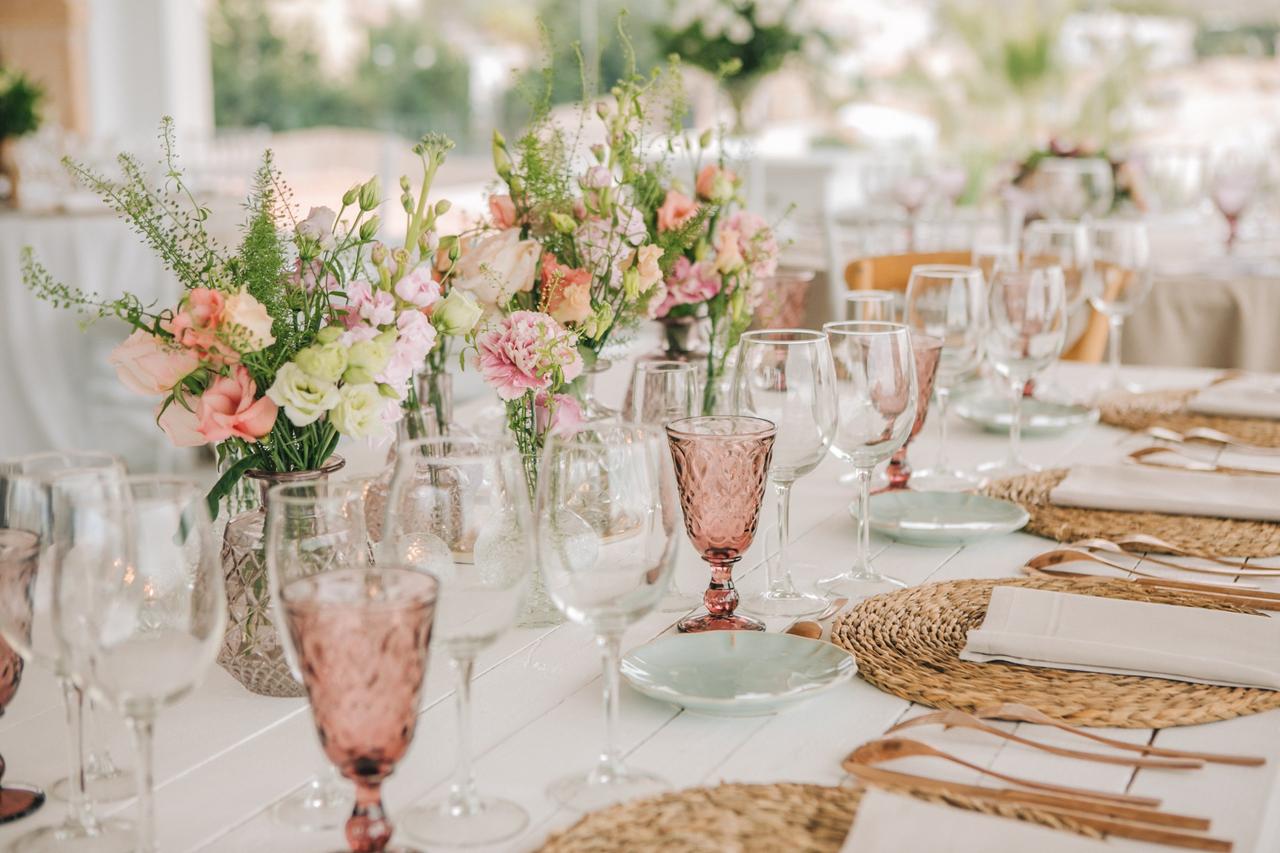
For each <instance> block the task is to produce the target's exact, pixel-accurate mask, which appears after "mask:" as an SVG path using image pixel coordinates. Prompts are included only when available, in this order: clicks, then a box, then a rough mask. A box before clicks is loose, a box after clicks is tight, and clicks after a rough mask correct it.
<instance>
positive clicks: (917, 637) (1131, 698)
mask: <svg viewBox="0 0 1280 853" xmlns="http://www.w3.org/2000/svg"><path fill="white" fill-rule="evenodd" d="M997 584H1001V585H1008V586H1025V587H1034V588H1036V589H1049V590H1056V591H1058V592H1073V593H1079V594H1083V595H1099V596H1103V597H1106V598H1124V599H1129V600H1132V601H1151V602H1155V603H1158V604H1187V605H1194V606H1202V607H1212V608H1214V609H1218V610H1233V611H1241V608H1239V607H1235V606H1232V605H1229V604H1206V603H1205V600H1204V599H1203V598H1198V597H1196V596H1194V595H1188V594H1186V593H1183V592H1178V591H1174V590H1161V589H1156V588H1154V587H1145V586H1139V585H1138V584H1135V583H1130V582H1129V581H1121V580H1114V581H1113V580H1090V579H1080V580H1068V579H1063V580H1041V579H1038V578H1025V579H1017V580H963V581H946V582H944V583H934V584H925V585H924V586H917V587H912V588H911V589H904V590H900V591H898V592H892V593H888V594H885V595H877V596H875V597H873V598H868V599H866V600H865V601H863V602H861V603H859V604H858V605H857V606H856V607H854V608H852V609H851V610H849V611H846V612H845V613H844V614H842V615H841V616H840V618H839V619H837V620H836V623H835V624H834V625H833V626H832V628H831V641H832V642H833V643H835V644H837V645H839V646H841V647H843V648H845V649H848V650H849V651H851V652H853V654H854V656H855V657H857V659H858V675H860V676H861V677H862V678H864V679H865V680H867V681H869V682H870V683H872V684H874V685H875V686H876V687H878V688H880V689H881V690H884V691H885V692H887V693H892V694H893V695H894V696H900V697H901V698H903V699H909V700H911V701H913V702H919V703H921V704H924V705H929V706H931V707H934V708H955V709H958V710H961V711H969V712H972V711H974V710H975V709H977V708H982V707H985V706H988V705H995V704H999V703H1001V702H1021V703H1022V704H1024V705H1031V706H1033V707H1035V708H1039V709H1040V710H1041V711H1043V712H1044V713H1046V714H1049V715H1050V716H1053V717H1058V718H1059V719H1062V720H1065V721H1066V722H1068V723H1073V724H1075V725H1081V726H1109V727H1115V728H1135V729H1136V728H1143V729H1145V728H1154V729H1159V728H1166V727H1168V726H1187V725H1194V724H1196V723H1208V722H1212V721H1214V720H1226V719H1230V718H1232V717H1239V716H1242V715H1244V714H1256V713H1258V712H1260V711H1269V710H1271V709H1273V708H1280V691H1275V690H1259V689H1256V688H1245V687H1218V686H1215V685H1211V684H1195V683H1191V682H1186V681H1169V680H1167V679H1163V678H1148V677H1145V676H1136V675H1111V674H1108V673H1101V672H1075V671H1071V670H1065V669H1051V668H1049V667H1041V666H1024V665H1021V664H1012V663H1000V662H992V663H972V662H970V661H963V660H960V650H961V649H963V648H964V644H965V639H966V637H967V635H968V632H969V631H970V630H971V629H974V628H977V627H978V626H979V625H981V624H982V620H983V618H984V617H985V616H986V614H987V602H988V601H989V600H990V598H991V588H992V587H994V586H996V585H997Z"/></svg>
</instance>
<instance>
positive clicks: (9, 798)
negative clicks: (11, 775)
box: [0, 528, 44, 824]
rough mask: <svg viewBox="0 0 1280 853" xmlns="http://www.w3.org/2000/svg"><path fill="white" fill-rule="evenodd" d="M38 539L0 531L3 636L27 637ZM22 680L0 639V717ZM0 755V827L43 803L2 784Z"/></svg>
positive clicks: (22, 788) (32, 791)
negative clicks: (3, 612) (4, 634)
mask: <svg viewBox="0 0 1280 853" xmlns="http://www.w3.org/2000/svg"><path fill="white" fill-rule="evenodd" d="M39 556H40V539H39V537H38V536H36V535H35V534H34V533H32V532H30V531H27V530H17V529H11V528H0V608H4V609H5V610H6V611H7V612H6V615H5V620H4V621H5V623H6V624H7V625H8V626H9V630H8V631H6V632H5V633H6V634H13V635H16V636H22V635H29V634H30V631H31V610H32V606H31V605H32V597H33V594H34V591H35V580H36V567H37V565H38V560H39ZM21 680H22V658H21V657H20V656H19V655H18V653H17V652H16V651H14V649H13V648H12V647H11V646H10V645H9V644H8V643H7V642H5V640H4V638H3V637H0V717H2V716H4V709H5V708H6V707H7V706H8V704H9V703H10V702H12V701H13V697H14V695H15V694H16V693H17V692H18V683H19V682H20V681H21ZM4 775H5V763H4V756H3V755H0V824H5V823H8V822H9V821H13V820H17V819H18V818H22V817H26V816H27V815H29V814H31V813H32V812H34V811H36V810H37V809H39V808H40V806H41V805H43V804H44V792H43V791H41V790H40V789H39V788H34V787H32V786H30V785H23V784H21V783H17V784H15V783H9V784H4Z"/></svg>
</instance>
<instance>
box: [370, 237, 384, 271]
mask: <svg viewBox="0 0 1280 853" xmlns="http://www.w3.org/2000/svg"><path fill="white" fill-rule="evenodd" d="M386 259H387V247H386V246H385V245H384V244H383V243H381V242H378V243H374V244H373V248H372V249H370V250H369V260H371V261H373V265H374V266H375V267H380V266H382V263H383V261H385V260H386Z"/></svg>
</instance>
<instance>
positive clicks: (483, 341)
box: [476, 311, 582, 400]
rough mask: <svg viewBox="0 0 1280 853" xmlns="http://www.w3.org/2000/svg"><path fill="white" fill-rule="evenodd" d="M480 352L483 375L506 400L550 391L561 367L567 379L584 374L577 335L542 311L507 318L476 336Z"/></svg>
mask: <svg viewBox="0 0 1280 853" xmlns="http://www.w3.org/2000/svg"><path fill="white" fill-rule="evenodd" d="M476 352H477V357H476V360H477V361H478V363H479V366H480V373H481V375H483V376H484V380H485V381H486V382H488V383H489V385H491V386H492V387H493V389H494V390H495V391H496V392H497V393H498V396H499V397H501V398H502V399H503V400H515V399H517V398H518V397H520V396H521V395H522V394H524V392H525V391H530V390H533V391H546V390H547V389H548V388H550V387H551V380H552V375H553V373H554V371H555V368H557V367H559V368H560V371H561V373H562V375H563V377H564V381H566V382H572V381H573V380H574V379H576V378H577V377H578V375H579V374H580V373H582V357H581V356H580V355H578V347H577V339H576V337H575V336H574V335H572V334H570V333H569V332H566V331H565V330H564V329H563V328H562V327H561V326H560V324H559V323H557V322H556V321H555V320H553V319H552V318H551V317H549V316H548V315H546V314H543V313H541V312H538V311H513V312H512V313H511V314H509V315H507V316H506V317H503V318H502V319H501V320H499V321H498V322H497V323H495V324H494V325H492V326H490V327H489V328H488V329H486V330H485V331H484V332H482V333H481V334H480V336H479V337H477V338H476Z"/></svg>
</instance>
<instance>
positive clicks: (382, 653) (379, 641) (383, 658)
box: [281, 566, 437, 853]
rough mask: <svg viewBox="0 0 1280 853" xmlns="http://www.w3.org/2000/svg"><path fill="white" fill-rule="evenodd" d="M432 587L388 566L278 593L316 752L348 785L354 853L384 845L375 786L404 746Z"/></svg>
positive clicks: (385, 831)
mask: <svg viewBox="0 0 1280 853" xmlns="http://www.w3.org/2000/svg"><path fill="white" fill-rule="evenodd" d="M436 590H437V584H436V580H435V578H434V577H432V576H431V575H429V574H427V573H426V572H422V571H419V570H416V569H414V568H411V567H409V568H407V567H395V566H379V567H364V568H351V569H336V570H332V571H326V572H322V573H320V574H315V575H310V576H305V577H300V578H298V579H296V580H294V581H292V582H290V583H288V584H286V585H285V586H284V588H283V589H282V590H281V599H282V608H283V610H284V614H285V621H286V624H287V626H288V631H289V641H290V644H291V645H292V646H293V653H294V655H295V659H296V660H297V662H298V668H299V670H300V672H301V674H302V683H303V686H304V687H305V688H306V690H307V699H308V702H309V703H310V705H311V713H312V717H313V719H314V722H315V726H316V732H317V733H318V734H319V736H320V743H321V746H322V747H323V749H324V752H325V755H326V756H328V758H329V760H330V761H332V762H333V763H334V765H335V766H336V767H337V768H338V770H339V772H341V773H342V775H343V776H345V777H346V778H348V779H350V780H351V781H352V782H354V783H355V785H356V803H355V808H354V809H353V811H352V813H351V817H350V818H349V819H348V820H347V824H346V837H347V844H348V845H349V846H350V848H351V850H352V851H354V853H366V851H379V850H384V849H386V847H387V844H388V842H389V841H390V840H391V834H392V829H393V827H392V824H391V821H390V820H389V819H388V818H387V816H386V812H385V810H384V809H383V806H382V796H381V787H382V783H383V782H384V781H385V780H386V778H387V777H388V776H390V775H391V773H392V772H393V771H394V770H395V767H396V764H397V763H398V762H399V761H400V759H402V758H403V757H404V755H405V753H406V752H407V751H408V749H409V745H410V743H411V742H412V741H413V735H414V729H415V727H416V725H417V719H418V701H419V699H420V698H421V695H422V685H423V682H424V681H425V679H426V672H427V650H428V647H429V644H430V640H431V625H432V621H433V619H434V616H435V606H436Z"/></svg>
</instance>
